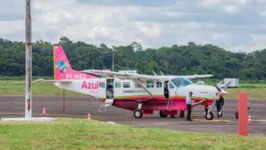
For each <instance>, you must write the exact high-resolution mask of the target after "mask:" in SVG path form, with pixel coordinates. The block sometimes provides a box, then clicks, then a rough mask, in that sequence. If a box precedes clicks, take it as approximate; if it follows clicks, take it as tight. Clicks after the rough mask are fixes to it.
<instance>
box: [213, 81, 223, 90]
mask: <svg viewBox="0 0 266 150" xmlns="http://www.w3.org/2000/svg"><path fill="white" fill-rule="evenodd" d="M213 86H215V87H216V89H217V90H218V91H219V92H221V91H222V90H221V89H220V88H219V87H218V86H217V85H216V84H215V83H213Z"/></svg>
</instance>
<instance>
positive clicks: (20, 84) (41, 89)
mask: <svg viewBox="0 0 266 150" xmlns="http://www.w3.org/2000/svg"><path fill="white" fill-rule="evenodd" d="M32 94H33V95H35V96H62V94H63V90H62V89H60V88H57V87H56V86H55V85H54V84H53V83H47V82H46V83H44V82H38V83H33V84H32ZM65 94H66V95H67V96H85V95H83V94H79V93H75V92H71V91H66V92H65ZM24 95H25V82H24V81H21V80H16V81H14V80H0V96H24Z"/></svg>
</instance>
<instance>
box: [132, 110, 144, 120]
mask: <svg viewBox="0 0 266 150" xmlns="http://www.w3.org/2000/svg"><path fill="white" fill-rule="evenodd" d="M133 115H134V117H135V118H142V116H143V111H142V110H141V109H136V110H135V111H134V113H133Z"/></svg>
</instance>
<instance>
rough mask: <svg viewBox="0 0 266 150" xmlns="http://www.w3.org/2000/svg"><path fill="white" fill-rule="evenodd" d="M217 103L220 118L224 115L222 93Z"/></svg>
mask: <svg viewBox="0 0 266 150" xmlns="http://www.w3.org/2000/svg"><path fill="white" fill-rule="evenodd" d="M215 105H216V109H217V117H218V118H220V117H222V116H223V112H222V107H223V106H224V98H223V96H222V95H220V98H219V99H217V100H216V102H215Z"/></svg>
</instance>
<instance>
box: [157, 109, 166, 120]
mask: <svg viewBox="0 0 266 150" xmlns="http://www.w3.org/2000/svg"><path fill="white" fill-rule="evenodd" d="M159 114H160V117H162V118H165V117H167V114H166V111H165V110H160V112H159Z"/></svg>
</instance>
